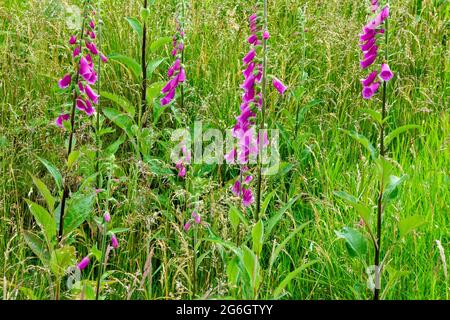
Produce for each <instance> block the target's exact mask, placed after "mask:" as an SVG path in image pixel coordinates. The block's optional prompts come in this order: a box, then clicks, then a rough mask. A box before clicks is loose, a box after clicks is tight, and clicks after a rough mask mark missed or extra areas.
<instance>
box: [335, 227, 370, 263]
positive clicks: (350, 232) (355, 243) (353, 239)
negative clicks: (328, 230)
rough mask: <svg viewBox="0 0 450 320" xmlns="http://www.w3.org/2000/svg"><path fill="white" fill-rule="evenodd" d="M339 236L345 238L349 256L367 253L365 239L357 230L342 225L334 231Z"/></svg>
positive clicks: (360, 255) (359, 255)
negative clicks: (340, 228) (339, 229)
mask: <svg viewBox="0 0 450 320" xmlns="http://www.w3.org/2000/svg"><path fill="white" fill-rule="evenodd" d="M335 233H336V235H337V236H338V237H339V238H342V239H345V241H346V246H347V249H348V252H349V254H350V256H351V257H357V256H358V257H362V256H365V255H366V253H367V240H366V238H365V237H364V236H363V235H362V234H361V233H360V232H359V231H357V230H355V229H353V228H350V227H343V228H342V230H341V231H335Z"/></svg>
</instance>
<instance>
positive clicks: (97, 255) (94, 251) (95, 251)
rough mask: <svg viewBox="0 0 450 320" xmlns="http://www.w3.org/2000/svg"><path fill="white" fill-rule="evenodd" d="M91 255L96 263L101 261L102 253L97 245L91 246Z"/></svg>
mask: <svg viewBox="0 0 450 320" xmlns="http://www.w3.org/2000/svg"><path fill="white" fill-rule="evenodd" d="M91 253H92V254H93V255H94V257H95V259H97V261H98V262H100V261H102V252H101V251H100V250H99V249H98V248H97V243H96V244H94V245H93V246H92V248H91Z"/></svg>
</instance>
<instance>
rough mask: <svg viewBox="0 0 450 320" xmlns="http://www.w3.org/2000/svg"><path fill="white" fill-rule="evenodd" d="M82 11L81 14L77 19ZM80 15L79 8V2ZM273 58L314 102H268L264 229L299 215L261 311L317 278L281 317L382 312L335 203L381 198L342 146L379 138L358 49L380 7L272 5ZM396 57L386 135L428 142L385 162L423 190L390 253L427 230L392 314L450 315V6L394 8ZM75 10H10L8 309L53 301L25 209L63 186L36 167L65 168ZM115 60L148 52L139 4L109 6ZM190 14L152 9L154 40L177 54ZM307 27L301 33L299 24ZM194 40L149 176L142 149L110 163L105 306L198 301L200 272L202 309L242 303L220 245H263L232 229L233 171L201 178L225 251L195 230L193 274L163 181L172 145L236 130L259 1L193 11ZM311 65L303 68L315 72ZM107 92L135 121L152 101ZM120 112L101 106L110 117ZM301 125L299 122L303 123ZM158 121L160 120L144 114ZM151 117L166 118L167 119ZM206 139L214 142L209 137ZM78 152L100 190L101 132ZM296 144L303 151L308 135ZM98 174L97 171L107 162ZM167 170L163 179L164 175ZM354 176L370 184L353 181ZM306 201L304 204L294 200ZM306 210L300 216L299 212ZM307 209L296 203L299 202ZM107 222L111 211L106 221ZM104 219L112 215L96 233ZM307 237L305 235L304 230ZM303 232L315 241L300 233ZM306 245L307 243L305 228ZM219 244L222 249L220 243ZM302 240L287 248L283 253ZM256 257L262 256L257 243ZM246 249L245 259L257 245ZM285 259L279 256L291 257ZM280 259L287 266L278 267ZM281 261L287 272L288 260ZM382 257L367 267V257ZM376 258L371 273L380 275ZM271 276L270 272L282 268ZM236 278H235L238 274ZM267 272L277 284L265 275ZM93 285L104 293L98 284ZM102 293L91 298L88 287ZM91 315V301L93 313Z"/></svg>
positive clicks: (407, 205) (155, 78) (5, 181)
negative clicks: (272, 168)
mask: <svg viewBox="0 0 450 320" xmlns="http://www.w3.org/2000/svg"><path fill="white" fill-rule="evenodd" d="M71 3H72V2H71ZM73 3H74V4H77V5H80V4H81V2H77V1H73ZM268 4H269V8H268V10H269V12H270V13H271V14H270V15H269V21H268V24H269V30H270V31H271V40H270V47H269V56H270V61H271V64H272V65H271V68H273V69H274V70H278V72H279V73H278V74H277V75H278V76H279V77H280V78H282V79H284V80H285V81H286V84H287V85H288V86H289V87H290V88H296V87H298V86H300V85H301V86H303V87H304V94H303V95H302V96H301V99H300V100H298V99H294V97H293V96H292V97H291V98H287V99H283V100H280V99H279V97H278V95H277V93H275V92H273V93H271V94H270V95H268V97H267V98H268V101H267V105H268V106H269V109H268V110H267V112H268V114H271V117H270V119H268V126H269V127H270V128H277V129H279V130H280V137H281V143H280V152H281V157H282V159H283V165H282V170H281V173H280V174H279V175H277V176H275V177H271V178H268V179H264V180H263V183H262V186H261V188H262V194H263V195H264V197H263V198H262V201H263V203H264V200H265V197H266V196H267V195H271V199H270V201H268V204H267V209H266V210H261V218H262V219H264V220H265V221H266V220H267V219H270V218H271V217H273V216H275V215H276V214H277V213H278V212H280V210H282V209H283V208H284V207H285V206H286V204H288V203H289V201H291V200H292V203H291V205H290V206H289V207H288V208H287V209H286V210H285V211H284V214H283V218H282V219H281V220H280V221H279V222H278V224H276V226H275V227H274V229H273V231H272V233H271V237H270V238H269V239H267V240H266V241H265V242H264V245H263V248H262V251H261V255H260V256H259V263H260V265H261V267H262V270H264V271H263V272H262V276H263V277H264V279H267V281H264V282H263V283H262V284H261V286H260V288H259V294H258V297H259V298H271V297H275V294H274V293H275V291H277V290H276V289H277V288H278V287H279V286H280V283H281V282H282V281H283V279H285V277H286V275H287V274H289V273H290V272H292V271H294V270H296V268H299V267H301V266H305V265H308V263H311V262H314V261H317V262H316V263H314V264H313V265H310V266H308V268H305V269H304V270H300V271H299V272H298V273H297V274H296V275H295V277H293V279H292V280H291V281H290V282H289V283H287V284H286V285H285V286H284V287H283V288H282V289H280V291H279V292H277V293H279V294H278V295H276V297H280V298H283V299H369V298H370V297H371V296H372V292H371V291H370V290H369V289H368V288H367V285H366V281H367V276H366V274H365V270H364V267H363V266H361V265H360V264H359V263H357V262H356V261H355V260H354V259H350V258H349V257H348V256H346V255H345V254H344V253H345V250H346V249H345V244H344V243H343V242H341V241H338V239H337V238H336V236H335V232H334V231H335V230H339V229H341V227H342V226H344V225H349V224H350V225H352V226H354V227H355V228H358V222H359V217H358V214H357V213H356V212H355V211H354V210H353V209H352V208H351V207H350V206H347V205H345V204H343V203H342V202H340V201H337V200H336V197H335V196H334V194H333V192H334V191H336V190H348V191H349V192H350V193H352V194H354V195H357V196H358V197H361V198H365V199H372V202H371V203H370V205H371V206H375V205H376V203H375V202H373V197H372V195H373V194H376V193H377V189H378V185H377V183H376V179H375V175H376V173H375V172H374V170H373V167H372V166H371V165H370V163H369V159H368V156H367V153H366V152H365V150H364V149H363V148H362V147H361V146H360V145H359V144H357V143H355V142H354V140H352V139H351V138H350V137H348V136H347V135H346V134H344V133H342V131H341V130H340V129H347V130H356V131H358V132H360V133H362V134H364V135H365V136H366V137H368V138H369V139H370V140H371V141H376V139H377V134H376V130H374V128H373V123H372V121H371V120H370V119H369V118H368V117H367V116H366V115H365V114H364V113H362V112H360V109H362V108H364V107H365V102H363V101H361V99H360V83H359V81H358V77H355V75H359V76H361V77H363V74H362V73H361V72H360V71H359V65H358V57H359V49H358V45H357V41H358V39H357V38H356V37H355V36H353V35H356V34H358V33H359V32H360V26H361V25H363V24H364V22H365V19H366V13H367V12H366V4H365V3H364V2H360V1H352V0H339V1H338V0H328V1H294V0H279V1H276V3H275V2H274V1H269V2H268ZM390 4H391V7H395V8H396V10H395V11H393V12H392V17H391V20H390V22H389V29H390V31H389V32H390V44H389V54H390V59H389V60H390V61H392V63H391V68H392V69H393V70H395V72H396V78H395V79H394V80H392V83H389V86H390V92H391V98H390V101H389V105H388V109H389V115H390V117H389V118H388V120H387V122H386V129H387V130H390V129H391V128H395V127H399V126H401V125H404V124H410V123H412V124H418V125H421V129H420V130H415V131H410V132H406V133H405V134H403V135H401V136H399V137H398V138H397V139H395V140H394V141H393V142H392V143H391V144H390V147H389V157H390V158H392V159H396V162H395V163H394V165H395V167H396V169H397V170H398V171H399V172H402V173H403V172H404V173H407V174H408V175H409V179H408V180H407V181H406V182H405V184H404V185H403V187H402V189H401V191H400V195H399V199H398V201H397V202H396V203H395V205H393V206H392V207H390V209H389V212H387V213H386V216H385V221H384V222H383V223H384V226H383V234H384V236H383V241H384V245H385V246H386V247H390V245H391V244H392V243H393V241H394V239H396V236H397V233H398V229H397V228H396V225H397V222H398V221H399V220H401V219H402V218H405V217H408V216H411V215H414V214H420V215H422V216H424V217H425V218H426V220H427V224H426V225H424V226H423V227H421V228H419V229H417V230H416V231H414V232H413V234H412V236H411V237H409V238H405V240H402V241H401V243H400V244H399V245H398V246H396V247H395V249H393V251H392V252H391V253H390V258H389V260H388V261H387V268H386V271H385V273H384V274H383V279H382V281H383V283H382V288H383V290H382V292H381V293H380V297H381V298H382V299H448V298H449V296H450V286H449V279H448V278H447V277H446V274H447V273H448V272H447V273H446V272H445V270H444V263H443V259H442V255H441V254H440V249H439V247H438V246H437V244H436V240H439V241H440V243H442V247H443V249H444V254H445V257H447V261H448V259H449V256H450V251H449V245H450V238H449V225H450V221H449V214H448V213H449V212H450V206H449V204H450V192H449V190H450V188H449V185H450V184H449V183H450V177H449V174H450V173H449V168H450V160H449V159H450V152H449V133H450V131H449V129H450V126H449V123H450V122H449V121H450V116H449V97H448V90H449V83H448V80H449V75H448V74H449V73H448V72H449V62H448V61H449V60H448V54H449V45H448V36H449V35H448V29H449V28H448V27H449V22H448V21H449V13H448V12H449V11H448V2H445V1H436V0H435V1H431V0H423V1H417V0H409V1H400V0H392V1H390ZM64 5H65V4H64V3H63V4H60V2H56V1H52V0H45V1H37V0H30V1H13V0H4V1H3V2H1V3H0V74H1V76H0V107H1V115H0V161H1V165H0V168H1V174H0V186H1V187H0V208H1V212H2V214H1V223H0V253H1V255H0V270H1V271H0V274H1V277H0V293H1V296H2V297H3V299H27V298H28V299H50V298H52V294H51V292H50V291H49V290H48V288H49V286H51V285H52V284H51V283H50V277H49V271H48V270H47V269H46V268H44V267H43V266H42V264H41V263H40V262H39V260H38V259H37V258H35V256H34V255H33V253H32V252H31V250H30V249H29V248H28V247H27V245H26V243H25V241H24V239H23V236H22V231H23V230H24V229H26V230H28V229H36V230H37V227H36V226H34V220H33V218H32V216H31V214H30V213H29V211H28V208H27V206H26V203H25V202H24V198H29V199H31V200H33V201H36V202H42V200H43V199H42V198H41V196H40V195H39V193H38V191H37V190H36V188H35V187H34V186H33V184H32V180H31V177H30V175H29V174H28V172H32V173H33V175H35V176H37V177H39V178H41V179H42V180H43V181H44V182H45V183H46V184H47V185H48V186H54V182H53V180H52V178H51V176H50V175H49V174H48V173H47V171H46V169H45V167H43V166H42V164H41V163H40V162H39V160H38V159H37V158H36V156H40V157H43V158H46V159H47V160H49V161H50V162H52V163H54V164H55V165H57V166H58V167H62V160H61V159H64V151H63V150H62V148H60V147H59V146H61V145H64V143H65V137H64V135H63V133H62V132H61V131H60V130H59V129H58V128H56V127H55V126H54V125H53V123H52V122H53V121H52V120H53V119H54V118H56V116H57V115H58V114H59V113H60V111H61V105H62V104H63V103H65V102H64V98H63V97H62V96H60V95H59V94H58V93H57V91H56V90H55V83H56V80H57V79H58V77H59V76H60V75H61V74H63V70H62V67H61V66H62V65H63V63H62V62H64V61H69V60H70V57H69V56H68V54H69V53H68V52H69V51H68V50H66V49H67V48H65V47H64V46H65V43H66V39H67V37H68V35H70V30H68V28H67V24H66V22H65V14H64ZM101 5H102V17H103V20H104V25H103V27H102V47H103V51H104V52H108V53H121V54H125V55H127V56H131V57H139V56H140V55H141V52H140V49H141V48H139V47H138V46H137V45H136V43H138V41H139V39H137V35H136V34H134V33H131V31H130V27H129V25H128V22H127V21H126V20H125V17H130V16H135V15H136V13H137V12H139V10H140V8H141V6H142V1H137V0H131V1H119V0H111V1H101ZM175 6H176V1H156V2H155V4H154V6H153V10H151V11H150V17H149V18H148V21H149V25H148V29H147V32H148V38H149V39H156V38H158V37H161V36H169V37H170V36H171V35H172V31H173V30H174V24H173V18H172V17H173V14H172V13H173V11H174V8H175ZM305 7H306V8H307V10H305V14H306V19H305V26H304V27H305V28H306V29H307V30H306V31H307V32H305V33H304V32H303V31H304V30H301V29H300V27H299V24H298V21H299V20H298V19H299V17H298V12H299V10H300V9H301V8H305ZM189 8H190V10H189V14H190V17H189V24H188V25H187V26H186V29H187V31H186V33H187V34H188V35H189V37H188V40H187V41H188V44H187V47H188V48H189V50H187V51H186V52H185V57H184V59H185V61H186V64H187V69H188V70H189V84H188V85H187V86H186V88H185V89H184V91H185V94H186V95H189V99H185V101H184V104H185V107H184V108H178V107H177V106H176V105H175V106H174V107H171V108H167V109H165V110H163V111H162V112H161V114H160V117H159V118H158V119H157V121H156V122H155V123H154V126H152V128H151V130H150V134H149V136H148V141H149V145H150V150H151V156H152V159H157V160H158V162H157V163H158V166H155V165H151V164H154V163H156V162H150V164H149V163H147V162H145V161H143V162H138V159H136V158H137V156H136V153H135V152H134V151H133V148H134V147H133V145H132V143H131V142H130V141H128V140H127V141H125V142H123V144H122V145H121V146H120V148H119V149H118V151H117V152H116V153H115V156H114V159H112V160H111V159H110V160H109V161H111V162H112V164H111V174H112V177H114V179H115V180H112V181H113V182H114V183H113V186H112V188H111V198H112V200H111V202H110V204H109V206H110V209H111V213H112V214H113V216H114V219H113V223H114V225H113V226H111V228H117V227H119V226H120V227H125V228H127V229H128V231H127V232H123V233H119V234H118V237H119V241H120V243H121V246H120V250H118V251H115V252H111V253H110V259H109V260H108V261H107V264H108V268H107V270H108V272H107V273H106V275H105V277H106V278H105V280H104V281H102V285H103V286H104V288H102V295H104V296H105V298H107V299H125V298H127V299H174V298H190V297H191V296H192V292H191V291H192V289H191V288H193V285H192V283H191V278H192V277H191V275H192V269H191V268H194V269H196V270H197V273H196V274H197V277H196V279H195V283H196V285H195V292H196V296H197V297H198V298H211V297H229V296H230V297H237V298H241V297H243V291H242V288H240V287H237V286H235V285H233V284H232V282H231V281H230V271H229V270H227V266H229V265H230V264H231V263H230V260H232V259H233V255H232V254H230V251H229V249H227V248H226V247H224V245H223V244H218V243H217V242H212V241H210V240H211V238H213V237H216V238H220V239H222V240H223V241H231V242H236V241H235V240H236V239H240V241H241V242H249V241H248V240H249V239H251V226H252V224H253V223H252V221H251V217H250V216H245V218H246V219H248V221H246V222H247V223H248V227H246V225H245V224H244V223H243V222H241V223H240V227H239V228H238V229H236V230H235V229H234V228H233V226H232V224H231V222H230V218H229V215H230V208H231V207H232V205H233V199H231V193H230V192H229V187H230V183H231V179H232V177H233V176H235V173H236V172H232V170H233V169H231V168H230V169H228V168H226V167H224V166H221V167H214V166H206V165H205V166H200V165H193V167H192V169H191V170H192V173H191V174H192V176H191V181H192V183H191V186H192V190H190V192H192V197H194V198H195V199H199V201H198V206H199V210H201V212H202V213H203V215H202V219H204V220H205V221H207V222H208V223H209V224H210V226H211V230H212V231H213V232H214V235H211V234H209V233H208V231H207V230H206V229H199V230H198V234H197V239H196V245H195V246H196V249H195V248H194V249H195V250H196V252H197V258H196V262H195V265H194V266H192V248H191V247H190V246H191V244H190V241H191V238H190V235H187V234H186V233H185V232H184V231H183V229H182V227H183V215H182V214H181V213H182V212H183V211H182V210H183V205H182V204H183V194H184V192H183V190H184V185H183V184H181V183H180V182H179V181H177V180H176V179H174V178H172V177H171V176H168V175H166V174H165V172H166V171H165V169H169V168H170V158H169V156H170V144H169V141H170V130H169V129H171V128H177V127H179V126H182V125H183V126H184V125H186V124H189V123H192V120H194V119H195V120H202V121H204V127H207V126H211V127H218V128H221V129H225V128H227V127H228V126H229V125H230V123H233V121H234V118H233V117H234V115H235V114H236V113H237V112H238V110H239V109H238V108H239V100H240V92H239V83H240V82H241V73H240V72H241V69H240V68H241V65H240V63H241V57H242V56H243V55H244V54H245V52H246V49H247V44H246V43H245V38H246V35H247V21H246V19H247V18H246V17H247V16H248V13H249V10H250V8H249V7H248V1H243V0H242V1H241V0H238V1H236V0H233V1H231V0H223V1H220V2H217V1H212V0H205V1H190V6H189ZM169 54H170V46H166V47H163V48H162V49H160V50H159V51H158V52H155V53H148V55H149V58H148V59H153V58H156V57H160V56H164V57H168V56H169ZM300 58H301V59H302V60H303V61H302V62H301V63H300V62H299V61H300ZM169 61H170V59H167V60H166V61H165V62H163V63H162V64H161V66H160V68H158V69H156V71H155V72H154V73H153V74H152V75H150V78H149V79H148V80H147V81H148V83H155V82H160V81H164V80H165V70H167V67H168V64H169ZM102 90H105V91H108V92H114V93H115V94H117V95H120V96H124V97H126V98H127V99H128V100H129V101H130V102H131V103H132V104H133V105H134V106H136V110H137V108H138V107H139V105H140V103H141V100H140V94H141V83H137V82H136V81H135V79H134V78H133V75H132V74H131V73H129V72H127V70H126V69H124V68H123V66H121V65H120V64H117V63H109V64H107V65H106V66H102ZM103 106H104V107H115V106H114V104H113V103H111V102H108V101H107V100H106V99H102V107H103ZM297 107H298V108H299V117H298V118H297V121H296V117H295V116H293V115H294V114H295V113H296V110H297ZM148 108H155V107H154V106H150V105H148ZM153 110H155V109H153ZM102 121H104V123H105V125H107V126H108V127H110V128H113V130H114V132H110V133H108V134H105V135H104V136H102V145H105V146H109V145H110V144H111V143H113V142H115V141H117V139H119V137H120V136H121V134H122V132H121V130H120V128H118V127H117V126H115V125H114V124H113V123H111V122H110V121H109V120H108V119H106V118H103V117H102ZM205 124H206V125H205ZM80 125H81V126H82V129H80V130H79V132H80V134H79V136H78V137H77V144H78V145H80V146H83V148H82V153H83V156H82V158H81V159H80V165H79V166H78V167H77V171H76V174H75V177H74V179H76V180H78V181H74V183H80V182H81V179H82V177H85V176H86V174H87V173H89V172H91V171H92V170H93V169H92V168H91V165H90V164H91V163H92V161H91V159H92V156H94V155H92V154H91V151H90V150H95V145H96V141H95V135H93V134H90V132H94V129H95V121H93V122H92V123H89V122H83V123H80ZM296 127H298V135H294V134H293V133H294V132H295V128H296ZM94 158H95V156H94ZM155 168H156V169H155ZM355 168H356V170H355ZM296 197H297V198H296ZM293 199H294V200H293ZM295 199H296V200H295ZM100 207H101V206H97V208H96V209H95V210H96V212H95V213H96V214H97V216H99V214H100V213H101V212H100V209H99V208H100ZM100 216H101V215H100ZM306 222H308V223H309V224H307V225H305V226H303V224H304V223H306ZM302 226H303V227H302ZM300 227H301V228H300ZM96 232H97V231H96V229H95V223H94V222H93V221H92V220H88V222H87V223H85V224H83V226H82V227H80V228H79V229H78V230H77V231H76V234H75V239H76V243H75V245H76V249H77V251H78V252H79V253H80V255H81V254H82V253H86V252H87V251H88V250H90V249H91V248H92V247H93V245H94V243H95V238H96V237H95V235H96ZM216 238H215V239H216ZM287 238H289V240H288V241H287V242H285V243H284V242H283V241H284V240H285V239H287ZM250 242H251V240H250ZM250 242H249V243H250ZM280 244H283V246H282V247H278V246H279V245H280ZM276 248H280V251H279V252H278V253H277V252H276ZM275 253H277V254H275ZM371 254H373V253H369V255H371ZM372 260H373V257H372V256H370V261H372ZM269 267H270V268H269ZM228 269H229V268H228ZM269 270H270V274H269ZM96 275H97V273H96V269H95V268H88V269H86V273H83V278H84V279H88V282H87V285H92V287H95V281H93V280H94V279H96V277H95V276H96ZM89 279H90V280H92V281H90V280H89ZM91 282H94V283H91ZM62 289H63V290H62V292H63V298H81V297H82V295H81V294H80V293H79V292H76V291H71V290H68V289H67V288H62ZM83 297H84V298H89V295H88V296H86V295H84V296H83Z"/></svg>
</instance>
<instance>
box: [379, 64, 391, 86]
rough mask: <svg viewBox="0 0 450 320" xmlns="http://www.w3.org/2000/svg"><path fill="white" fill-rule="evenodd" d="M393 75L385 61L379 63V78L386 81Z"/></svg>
mask: <svg viewBox="0 0 450 320" xmlns="http://www.w3.org/2000/svg"><path fill="white" fill-rule="evenodd" d="M393 77H394V74H393V73H392V71H391V69H390V68H389V65H388V64H387V63H383V64H382V65H381V72H380V78H381V79H382V80H383V81H386V82H388V81H389V80H391V79H392V78H393Z"/></svg>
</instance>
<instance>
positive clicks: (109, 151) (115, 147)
mask: <svg viewBox="0 0 450 320" xmlns="http://www.w3.org/2000/svg"><path fill="white" fill-rule="evenodd" d="M126 139H127V137H126V135H125V134H122V135H121V136H120V137H119V139H117V140H116V141H114V142H113V143H111V144H110V145H109V146H108V147H107V148H106V149H105V154H107V155H110V156H111V155H114V154H116V152H117V151H118V150H119V147H120V146H121V145H122V144H123V143H124V142H125V140H126Z"/></svg>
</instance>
